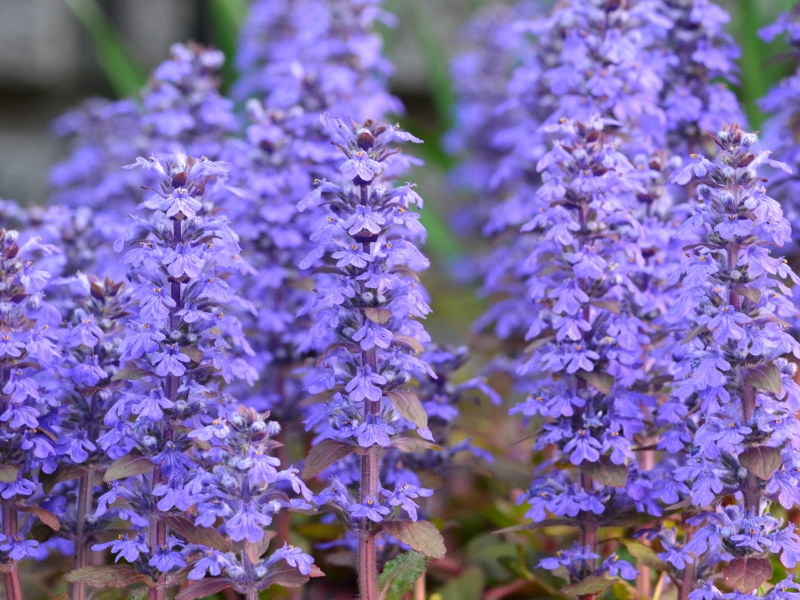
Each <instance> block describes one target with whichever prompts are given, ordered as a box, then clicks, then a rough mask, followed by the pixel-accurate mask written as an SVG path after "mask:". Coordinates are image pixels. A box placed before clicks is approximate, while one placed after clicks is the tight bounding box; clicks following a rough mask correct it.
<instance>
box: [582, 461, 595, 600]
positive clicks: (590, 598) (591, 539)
mask: <svg viewBox="0 0 800 600" xmlns="http://www.w3.org/2000/svg"><path fill="white" fill-rule="evenodd" d="M581 485H582V486H583V489H584V491H586V492H587V493H591V492H592V478H591V477H589V476H588V475H584V474H583V473H581ZM581 546H582V547H583V548H585V547H586V546H588V547H589V552H594V551H595V549H596V548H597V522H596V521H595V519H594V515H593V514H592V513H588V514H584V515H583V518H582V519H581ZM586 565H587V567H588V568H589V571H591V572H592V573H594V569H595V561H594V559H593V558H592V559H589V560H588V561H586ZM594 596H595V595H594V594H584V595H583V596H578V598H580V600H594Z"/></svg>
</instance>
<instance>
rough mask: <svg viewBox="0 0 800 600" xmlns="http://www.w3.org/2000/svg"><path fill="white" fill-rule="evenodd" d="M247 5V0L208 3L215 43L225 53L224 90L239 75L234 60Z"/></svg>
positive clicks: (220, 0) (224, 0) (219, 0)
mask: <svg viewBox="0 0 800 600" xmlns="http://www.w3.org/2000/svg"><path fill="white" fill-rule="evenodd" d="M247 5H248V2H247V0H210V1H209V3H208V6H209V9H210V13H211V30H212V35H213V36H214V45H215V46H216V47H217V48H219V49H220V50H222V52H223V53H224V54H225V66H224V67H223V69H222V78H223V85H222V89H223V91H225V90H227V89H228V87H229V86H230V84H231V83H233V81H235V80H236V77H237V76H238V74H237V72H236V67H235V66H234V62H233V61H234V57H235V56H236V49H237V46H238V43H239V30H240V29H241V27H242V22H243V21H244V19H245V17H246V16H247Z"/></svg>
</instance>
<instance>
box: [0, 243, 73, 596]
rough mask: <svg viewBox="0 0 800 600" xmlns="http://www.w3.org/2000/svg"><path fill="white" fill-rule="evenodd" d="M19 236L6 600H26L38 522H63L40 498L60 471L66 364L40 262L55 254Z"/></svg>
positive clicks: (1, 486) (0, 541) (9, 380)
mask: <svg viewBox="0 0 800 600" xmlns="http://www.w3.org/2000/svg"><path fill="white" fill-rule="evenodd" d="M18 237H19V234H18V233H17V232H16V231H6V230H5V229H3V230H0V284H1V285H0V380H1V381H0V383H2V388H0V390H2V393H1V394H0V447H1V448H2V452H0V457H2V459H1V460H2V462H1V463H0V509H2V516H1V517H0V518H2V529H0V565H1V566H2V571H3V583H4V587H5V594H6V598H7V599H8V600H22V598H23V596H22V587H21V584H20V579H19V571H18V568H17V565H18V563H19V561H20V560H22V559H24V558H27V557H32V556H35V554H36V548H37V546H38V545H39V542H38V541H36V540H34V539H31V537H30V532H31V527H32V526H33V524H34V522H36V520H37V519H40V520H42V521H43V522H44V523H46V524H47V525H48V526H50V527H51V528H52V529H56V530H57V529H58V528H59V526H60V524H59V521H58V519H57V518H56V517H55V515H53V514H52V513H51V512H50V511H48V510H46V509H44V508H42V507H40V506H38V505H37V504H36V502H35V500H34V497H35V494H37V493H38V492H39V491H40V477H41V476H42V475H44V474H49V473H53V471H55V470H56V467H57V466H58V462H57V458H56V457H57V452H56V447H55V440H56V436H55V434H54V428H55V426H57V425H58V410H57V409H58V405H59V402H58V396H57V390H56V389H54V376H55V368H56V367H57V366H58V365H59V364H60V362H61V353H60V346H59V344H58V338H57V335H58V324H59V323H60V322H61V315H60V314H59V312H58V311H57V310H56V309H55V308H54V307H53V306H51V305H50V304H48V303H47V301H46V300H45V292H44V290H45V288H46V287H47V285H48V280H49V275H48V274H47V273H46V272H45V271H42V270H39V269H38V268H37V265H36V260H35V259H36V256H37V255H38V254H41V253H45V254H50V253H52V252H54V251H56V249H55V248H53V247H49V246H43V245H41V244H40V243H39V240H38V239H37V238H31V239H30V240H29V241H28V242H26V243H25V244H23V245H22V246H20V245H18V244H17V239H18Z"/></svg>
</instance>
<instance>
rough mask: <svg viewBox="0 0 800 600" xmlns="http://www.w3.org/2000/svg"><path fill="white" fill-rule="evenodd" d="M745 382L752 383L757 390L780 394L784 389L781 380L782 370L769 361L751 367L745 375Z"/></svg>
mask: <svg viewBox="0 0 800 600" xmlns="http://www.w3.org/2000/svg"><path fill="white" fill-rule="evenodd" d="M744 382H745V383H746V384H748V385H752V386H753V387H754V388H756V389H757V390H764V391H765V392H772V393H773V394H780V393H781V390H782V389H783V384H782V382H781V372H780V370H779V369H778V367H776V366H775V365H774V364H772V363H769V364H766V365H761V366H759V367H756V368H754V369H750V371H749V372H748V373H747V375H745V376H744Z"/></svg>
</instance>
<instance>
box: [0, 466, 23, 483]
mask: <svg viewBox="0 0 800 600" xmlns="http://www.w3.org/2000/svg"><path fill="white" fill-rule="evenodd" d="M17 473H19V469H18V468H17V467H15V466H13V465H3V466H1V467H0V483H14V482H15V481H16V480H17Z"/></svg>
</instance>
